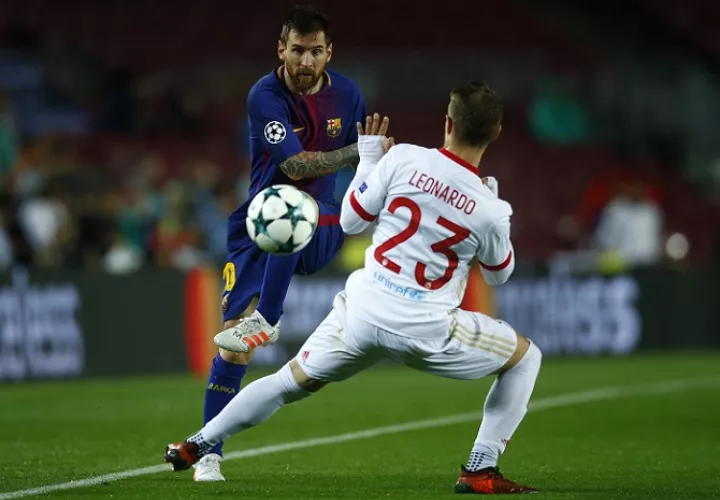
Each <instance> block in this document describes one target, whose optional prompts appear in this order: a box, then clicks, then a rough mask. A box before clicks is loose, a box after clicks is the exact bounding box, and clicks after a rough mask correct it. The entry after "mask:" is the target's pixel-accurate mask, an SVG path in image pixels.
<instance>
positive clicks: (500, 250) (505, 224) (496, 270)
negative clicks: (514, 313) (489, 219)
mask: <svg viewBox="0 0 720 500" xmlns="http://www.w3.org/2000/svg"><path fill="white" fill-rule="evenodd" d="M508 207H509V205H508ZM477 258H478V261H479V262H480V270H481V271H482V275H483V278H485V282H486V283H487V284H488V285H490V286H498V285H502V284H503V283H505V282H506V281H507V280H508V278H510V275H511V274H512V273H513V271H514V270H515V250H514V249H513V245H512V242H511V241H510V214H505V215H503V216H501V217H499V218H498V219H496V220H495V221H493V223H492V224H491V225H490V227H489V229H488V231H487V233H486V234H485V235H484V238H483V241H482V244H481V246H480V249H479V250H478V253H477Z"/></svg>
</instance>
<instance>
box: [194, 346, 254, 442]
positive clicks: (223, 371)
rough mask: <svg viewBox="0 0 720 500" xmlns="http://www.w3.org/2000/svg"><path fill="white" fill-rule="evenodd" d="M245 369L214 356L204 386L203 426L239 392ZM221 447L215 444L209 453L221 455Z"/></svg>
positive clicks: (242, 366)
mask: <svg viewBox="0 0 720 500" xmlns="http://www.w3.org/2000/svg"><path fill="white" fill-rule="evenodd" d="M247 368H248V367H247V365H236V364H234V363H228V362H227V361H225V360H224V359H222V357H220V353H218V355H217V356H215V359H214V360H213V363H212V368H211V369H210V378H209V379H208V384H207V386H205V411H204V415H203V423H204V424H206V423H208V422H209V421H210V420H212V419H213V418H215V416H216V415H217V414H218V413H220V411H222V409H223V408H225V406H227V404H228V403H229V402H230V400H231V399H232V398H234V397H235V395H236V394H237V393H238V392H240V383H241V382H242V379H243V377H244V376H245V372H246V371H247ZM222 446H223V443H222V442H221V443H218V444H216V445H215V446H213V448H212V450H210V452H209V453H217V454H218V455H222Z"/></svg>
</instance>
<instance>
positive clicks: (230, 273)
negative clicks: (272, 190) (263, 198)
mask: <svg viewBox="0 0 720 500" xmlns="http://www.w3.org/2000/svg"><path fill="white" fill-rule="evenodd" d="M317 203H318V207H319V208H320V218H319V221H318V228H317V230H316V231H315V235H314V236H313V239H312V240H311V241H310V243H309V244H308V246H306V247H305V248H303V249H302V250H301V251H300V252H299V260H298V263H297V266H296V267H295V274H300V275H308V274H313V273H316V272H318V271H320V270H321V269H322V268H323V267H325V266H326V265H328V264H329V263H330V261H331V260H332V259H333V258H334V257H335V255H336V254H337V253H338V252H339V251H340V248H341V247H342V244H343V240H344V234H343V231H342V228H341V227H340V204H339V203H336V202H332V203H327V202H321V201H318V202H317ZM245 217H246V212H245V211H244V210H236V211H235V212H233V214H232V215H230V220H229V221H228V251H229V256H228V259H227V262H226V263H225V268H224V269H223V281H224V284H225V287H224V291H223V295H222V310H223V320H224V321H229V320H231V319H236V318H238V317H240V315H241V314H242V312H243V311H245V309H247V307H248V306H249V305H250V302H251V301H252V299H253V297H254V296H259V295H260V289H261V288H262V283H263V276H264V274H265V266H266V264H267V261H268V257H269V256H270V254H268V253H267V252H263V251H262V250H260V248H258V246H257V245H255V243H254V242H253V241H252V240H251V239H250V236H248V234H247V230H246V229H245ZM292 257H293V256H288V257H287V258H292ZM276 258H277V257H276ZM279 258H283V257H279Z"/></svg>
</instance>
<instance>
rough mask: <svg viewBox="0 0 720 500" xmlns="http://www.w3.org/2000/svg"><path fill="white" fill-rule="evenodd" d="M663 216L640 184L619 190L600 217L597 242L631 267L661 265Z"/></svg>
mask: <svg viewBox="0 0 720 500" xmlns="http://www.w3.org/2000/svg"><path fill="white" fill-rule="evenodd" d="M662 240H663V214H662V211H661V209H660V207H659V206H658V204H657V203H655V202H654V201H653V200H652V198H651V197H650V195H649V190H648V187H647V186H646V185H645V184H644V183H642V182H639V181H635V182H627V183H623V184H620V185H619V186H618V189H617V192H616V194H615V196H614V197H613V198H612V199H611V200H610V202H609V203H608V204H607V205H606V206H605V208H604V209H603V210H602V213H601V214H600V221H599V224H598V227H597V230H596V232H595V236H594V242H595V245H596V246H597V248H598V249H599V250H601V251H602V252H613V253H616V254H618V256H620V257H621V258H622V259H623V261H625V262H626V263H627V264H629V265H631V266H638V265H650V264H655V263H657V262H658V261H659V260H660V258H661V256H662V247H663V241H662Z"/></svg>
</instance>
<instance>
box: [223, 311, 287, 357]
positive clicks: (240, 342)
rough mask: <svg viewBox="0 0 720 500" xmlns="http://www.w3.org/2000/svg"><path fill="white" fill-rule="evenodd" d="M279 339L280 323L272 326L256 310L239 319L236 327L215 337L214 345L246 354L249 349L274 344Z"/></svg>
mask: <svg viewBox="0 0 720 500" xmlns="http://www.w3.org/2000/svg"><path fill="white" fill-rule="evenodd" d="M279 337H280V322H279V321H278V324H277V325H275V326H272V325H270V323H268V322H267V320H266V319H265V318H264V317H263V315H262V314H260V312H259V311H257V310H256V311H253V313H252V314H251V315H250V316H248V317H247V318H240V322H239V323H238V324H237V325H235V326H233V327H231V328H228V329H227V330H223V331H222V332H220V333H218V334H217V335H215V345H216V346H218V347H220V348H221V349H225V350H226V351H232V352H248V351H250V349H255V348H257V347H260V346H267V345H270V344H274V343H275V342H277V339H278V338H279Z"/></svg>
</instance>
